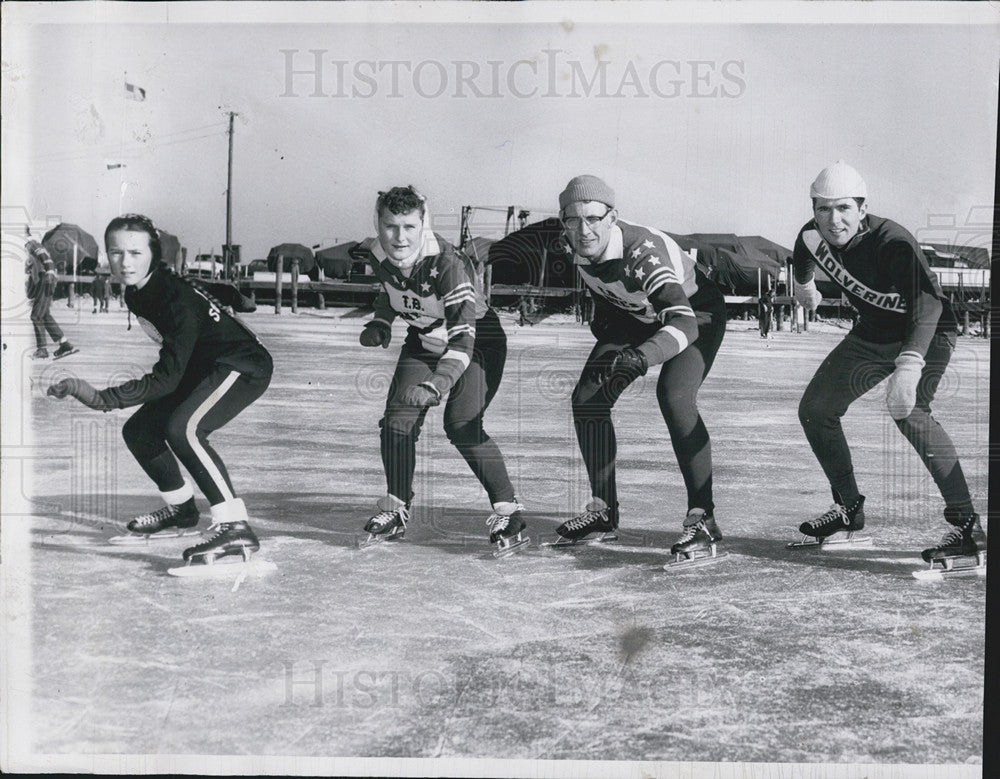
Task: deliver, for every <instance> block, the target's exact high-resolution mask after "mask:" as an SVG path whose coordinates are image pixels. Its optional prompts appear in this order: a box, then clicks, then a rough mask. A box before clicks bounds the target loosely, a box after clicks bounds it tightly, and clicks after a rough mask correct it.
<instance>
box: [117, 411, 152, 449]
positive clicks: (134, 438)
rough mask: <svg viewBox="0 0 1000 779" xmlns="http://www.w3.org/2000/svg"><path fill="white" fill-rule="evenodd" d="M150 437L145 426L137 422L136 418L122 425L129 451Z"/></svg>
mask: <svg viewBox="0 0 1000 779" xmlns="http://www.w3.org/2000/svg"><path fill="white" fill-rule="evenodd" d="M148 437H149V434H148V431H147V430H146V429H145V425H143V424H141V423H139V422H137V421H136V419H135V417H134V416H133V417H130V418H129V419H127V420H125V424H124V425H122V438H123V439H125V445H126V446H127V447H128V448H129V449H132V448H133V447H134V446H136V445H138V444H140V443H141V442H142V441H143V440H145V439H146V438H148Z"/></svg>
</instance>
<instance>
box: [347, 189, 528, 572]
mask: <svg viewBox="0 0 1000 779" xmlns="http://www.w3.org/2000/svg"><path fill="white" fill-rule="evenodd" d="M375 228H376V231H377V235H378V240H377V241H376V242H375V244H374V246H373V247H372V249H371V251H370V257H369V258H368V259H369V262H370V264H371V266H372V269H373V271H374V273H375V275H376V276H377V278H378V280H379V282H380V283H381V285H382V291H381V292H380V293H379V296H378V298H377V299H376V301H375V318H374V319H372V320H371V321H370V322H369V323H368V324H366V325H365V327H364V329H363V330H362V332H361V336H360V340H361V345H362V346H368V347H374V346H381V347H383V348H388V346H389V341H390V338H391V337H392V322H393V320H394V319H395V318H396V317H397V316H398V317H400V318H401V319H403V320H405V321H406V323H407V324H408V329H407V333H406V340H405V341H404V342H403V347H402V349H401V351H400V354H399V359H398V361H397V363H396V370H395V373H394V374H393V377H392V383H391V386H390V387H389V395H388V398H387V399H386V405H385V414H384V416H383V417H382V419H381V421H380V422H379V427H380V428H381V451H382V465H383V467H384V469H385V476H386V485H387V491H386V495H385V497H383V498H381V499H380V500H379V501H378V509H379V511H378V513H376V514H375V515H374V516H373V517H372V518H371V519H369V520H368V522H367V524H366V525H365V531H366V532H367V533H369V534H370V535H369V539H368V542H369V543H371V542H374V541H378V540H383V539H387V538H391V537H401V536H402V534H403V532H404V530H405V528H406V522H407V521H408V520H409V516H410V505H411V502H412V500H413V497H414V493H413V473H414V469H415V467H416V442H417V437H418V436H419V435H420V428H421V426H422V425H423V423H424V418H425V417H426V415H427V409H428V408H430V407H431V406H437V405H438V404H439V403H441V401H442V400H443V399H444V397H445V396H446V395H447V396H448V397H447V401H445V408H444V429H445V433H446V435H447V436H448V440H449V441H451V443H452V444H454V445H455V448H456V449H458V451H459V453H460V454H461V455H462V457H463V458H464V459H465V461H466V462H467V463H468V465H469V468H471V469H472V472H473V473H474V474H475V475H476V478H478V479H479V481H480V483H481V484H482V485H483V487H485V488H486V492H487V495H488V496H489V499H490V503H491V504H492V506H493V513H492V514H491V515H490V516H489V518H488V519H487V520H486V523H487V525H488V526H489V540H490V543H491V544H496V545H497V550H496V552H495V554H497V555H498V556H499V555H503V554H507V553H509V552H512V551H513V550H514V549H516V548H517V547H518V546H520V545H522V544H526V543H527V542H528V539H527V538H523V537H522V536H521V532H522V531H523V530H524V528H525V522H524V520H523V519H522V517H521V512H522V510H523V507H522V506H521V505H520V504H519V503H518V501H517V498H516V497H515V495H514V487H513V485H512V484H511V482H510V478H509V477H508V475H507V467H506V466H505V465H504V460H503V455H502V454H501V453H500V448H499V447H498V446H497V445H496V443H495V442H494V441H493V439H491V438H490V437H489V436H488V435H487V434H486V431H485V430H484V429H483V416H484V414H485V413H486V409H487V408H488V407H489V404H490V401H491V400H493V396H494V395H495V394H496V392H497V388H498V387H499V386H500V380H501V378H502V377H503V369H504V363H505V361H506V359H507V337H506V335H505V334H504V331H503V328H502V327H501V325H500V320H499V318H498V317H497V315H496V313H495V312H494V311H493V310H492V309H491V308H489V307H488V306H487V305H486V299H485V297H484V295H483V287H482V279H481V278H480V276H479V275H478V274H477V272H476V269H475V267H474V266H473V264H472V261H471V260H470V259H469V258H468V257H466V256H465V255H464V254H462V253H460V252H458V251H456V250H455V249H454V247H452V246H451V245H450V244H449V243H448V242H447V241H445V240H444V239H443V238H442V237H441V236H439V235H437V234H435V233H433V232H431V230H430V227H429V224H428V213H427V204H426V203H425V201H424V198H423V197H422V196H421V195H419V194H418V193H417V192H416V191H415V190H414V189H413V187H393V188H392V189H390V190H389V191H388V192H382V193H379V196H378V200H377V201H376V204H375Z"/></svg>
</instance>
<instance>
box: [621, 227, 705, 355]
mask: <svg viewBox="0 0 1000 779" xmlns="http://www.w3.org/2000/svg"><path fill="white" fill-rule="evenodd" d="M643 249H644V251H642V252H641V253H639V254H638V255H635V256H634V257H633V260H634V261H633V263H632V275H633V276H634V277H635V278H636V279H637V280H639V281H640V282H641V284H642V289H643V292H645V294H646V297H647V299H648V300H649V302H650V304H651V305H652V307H653V310H654V311H655V312H656V318H657V320H658V321H659V322H660V324H661V325H662V326H661V328H660V329H659V330H658V331H657V332H656V333H655V334H654V335H653V336H652V337H650V338H649V339H648V340H646V341H645V342H644V343H642V344H640V345H639V347H638V348H639V351H641V352H642V353H643V354H644V355H645V357H646V360H647V361H648V362H649V364H650V365H656V364H657V363H661V362H666V361H667V360H669V359H671V358H672V357H674V356H676V355H677V354H680V353H681V352H683V351H684V350H685V349H686V348H687V347H688V345H689V344H691V343H692V342H694V340H695V339H696V338H697V337H698V321H697V319H696V318H695V314H694V310H693V309H692V308H691V303H690V301H689V300H688V297H687V295H686V294H685V293H684V276H685V272H686V271H685V264H684V259H685V258H684V257H683V256H681V255H682V251H683V250H682V249H681V248H680V247H679V246H677V245H676V244H674V245H672V246H671V245H669V244H667V243H665V242H664V241H663V240H662V239H659V240H656V241H655V242H654V241H652V240H650V241H646V242H645V243H644V244H643Z"/></svg>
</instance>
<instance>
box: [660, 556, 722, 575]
mask: <svg viewBox="0 0 1000 779" xmlns="http://www.w3.org/2000/svg"><path fill="white" fill-rule="evenodd" d="M675 557H676V555H675ZM727 557H729V552H717V553H716V554H714V555H711V554H702V555H697V556H695V557H688V558H686V559H685V558H680V559H674V560H671V561H670V562H669V563H667V564H666V565H664V566H663V570H664V571H671V572H673V573H679V572H681V571H689V570H691V569H693V568H707V567H708V566H710V565H715V564H716V563H718V562H721V561H722V560H725V559H726V558H727Z"/></svg>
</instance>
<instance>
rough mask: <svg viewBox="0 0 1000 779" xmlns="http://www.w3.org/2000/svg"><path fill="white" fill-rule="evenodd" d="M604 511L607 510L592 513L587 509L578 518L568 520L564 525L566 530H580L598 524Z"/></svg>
mask: <svg viewBox="0 0 1000 779" xmlns="http://www.w3.org/2000/svg"><path fill="white" fill-rule="evenodd" d="M606 510H607V509H600V510H598V511H592V510H590V509H587V510H586V511H584V512H583V513H582V514H580V515H579V516H577V517H573V519H571V520H569V521H568V522H567V523H566V529H567V530H580V529H581V528H585V527H587V526H588V525H593V524H595V523H596V522H600V521H601V519H602V517H603V515H604V512H605V511H606Z"/></svg>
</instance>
